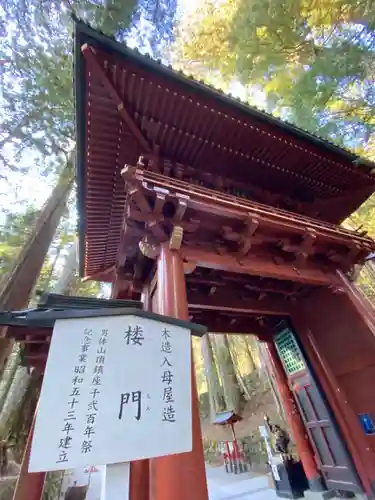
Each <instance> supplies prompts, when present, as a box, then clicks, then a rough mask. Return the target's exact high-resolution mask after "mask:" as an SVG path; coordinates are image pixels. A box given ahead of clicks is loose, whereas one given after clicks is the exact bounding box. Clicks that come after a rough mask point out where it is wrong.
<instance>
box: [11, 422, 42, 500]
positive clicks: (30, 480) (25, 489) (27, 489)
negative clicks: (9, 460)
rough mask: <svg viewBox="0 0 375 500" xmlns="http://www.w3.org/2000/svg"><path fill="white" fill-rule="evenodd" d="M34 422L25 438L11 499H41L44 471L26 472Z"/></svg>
mask: <svg viewBox="0 0 375 500" xmlns="http://www.w3.org/2000/svg"><path fill="white" fill-rule="evenodd" d="M34 424H35V417H34V422H33V424H32V426H31V429H30V432H29V437H28V438H27V443H26V448H25V452H24V455H23V459H22V465H21V470H20V474H19V476H18V480H17V484H16V488H15V490H14V494H13V500H41V498H42V495H43V488H44V480H45V478H46V473H45V472H32V473H31V472H28V470H29V460H30V452H31V443H32V440H33V433H34Z"/></svg>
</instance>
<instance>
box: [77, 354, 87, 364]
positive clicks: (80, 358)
mask: <svg viewBox="0 0 375 500" xmlns="http://www.w3.org/2000/svg"><path fill="white" fill-rule="evenodd" d="M78 361H79V362H80V363H86V361H87V354H80V355H79V356H78Z"/></svg>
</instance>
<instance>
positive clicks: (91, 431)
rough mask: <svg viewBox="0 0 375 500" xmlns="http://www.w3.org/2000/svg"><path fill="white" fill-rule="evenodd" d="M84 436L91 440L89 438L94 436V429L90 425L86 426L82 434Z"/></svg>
mask: <svg viewBox="0 0 375 500" xmlns="http://www.w3.org/2000/svg"><path fill="white" fill-rule="evenodd" d="M83 434H84V436H87V439H91V436H93V435H94V434H95V429H94V427H92V426H91V425H88V426H87V427H86V429H85V432H84V433H83Z"/></svg>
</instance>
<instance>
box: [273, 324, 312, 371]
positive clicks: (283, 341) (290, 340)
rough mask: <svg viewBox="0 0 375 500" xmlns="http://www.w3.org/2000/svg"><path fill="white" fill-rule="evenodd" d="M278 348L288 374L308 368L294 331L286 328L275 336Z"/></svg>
mask: <svg viewBox="0 0 375 500" xmlns="http://www.w3.org/2000/svg"><path fill="white" fill-rule="evenodd" d="M275 344H276V349H277V351H278V353H279V356H280V359H281V361H282V362H283V364H284V367H285V370H286V372H287V374H288V375H292V374H293V373H297V372H299V371H300V370H304V369H305V368H306V366H305V362H304V360H303V358H302V355H301V351H300V350H299V347H298V344H297V342H296V339H295V338H294V335H293V332H291V331H290V330H289V329H285V330H283V331H282V332H280V333H278V334H277V335H276V336H275Z"/></svg>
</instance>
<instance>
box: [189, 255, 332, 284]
mask: <svg viewBox="0 0 375 500" xmlns="http://www.w3.org/2000/svg"><path fill="white" fill-rule="evenodd" d="M181 255H182V256H183V258H184V260H185V261H187V262H193V263H195V264H196V265H197V267H205V268H209V269H220V270H223V271H227V272H232V273H239V274H249V275H252V276H263V277H268V278H276V279H279V280H287V281H295V282H298V283H306V284H310V285H317V286H332V287H336V286H338V279H337V278H336V276H335V274H334V273H332V274H331V273H329V272H324V271H322V270H321V269H319V268H316V267H312V266H311V265H310V266H309V265H307V264H306V266H304V267H303V268H301V269H296V267H294V266H293V265H291V264H286V263H280V264H276V263H275V262H273V261H272V260H271V259H267V260H263V259H260V258H259V257H251V258H244V259H242V260H241V263H240V262H239V261H238V259H237V258H236V257H233V256H232V255H228V254H225V255H219V254H214V253H213V252H207V251H204V250H199V249H194V248H186V247H183V248H182V249H181Z"/></svg>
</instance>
